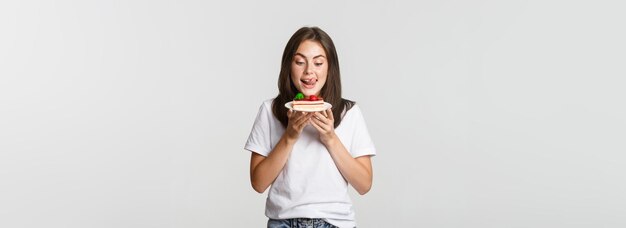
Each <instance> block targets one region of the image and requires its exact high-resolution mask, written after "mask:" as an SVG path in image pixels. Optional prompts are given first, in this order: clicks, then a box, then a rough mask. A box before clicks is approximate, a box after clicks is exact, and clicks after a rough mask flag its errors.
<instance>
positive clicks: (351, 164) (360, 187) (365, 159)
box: [325, 135, 373, 195]
mask: <svg viewBox="0 0 626 228" xmlns="http://www.w3.org/2000/svg"><path fill="white" fill-rule="evenodd" d="M325 144H326V148H328V152H330V156H331V157H332V158H333V161H335V165H337V168H338V169H339V172H341V175H343V177H344V178H346V180H347V181H348V183H350V185H352V187H354V189H355V190H356V191H357V192H358V193H359V194H361V195H365V193H367V192H369V190H370V189H371V188H372V176H373V175H372V161H371V159H370V156H369V155H366V156H361V157H357V158H353V157H352V155H350V153H349V152H348V150H347V149H346V147H344V146H343V143H341V141H340V140H339V138H338V137H337V136H336V135H335V137H334V138H333V139H331V140H329V141H328V142H327V143H325Z"/></svg>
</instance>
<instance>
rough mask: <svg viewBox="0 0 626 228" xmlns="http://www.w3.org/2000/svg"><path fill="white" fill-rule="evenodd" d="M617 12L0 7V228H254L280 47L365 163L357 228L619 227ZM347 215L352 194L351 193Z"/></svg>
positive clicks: (621, 70)
mask: <svg viewBox="0 0 626 228" xmlns="http://www.w3.org/2000/svg"><path fill="white" fill-rule="evenodd" d="M624 15H625V14H624V4H623V3H621V2H620V1H553V0H548V1H538V0H534V1H530V0H529V1H521V0H520V1H495V0H478V1H460V0H445V1H405V2H401V1H378V2H362V1H248V2H238V1H224V2H217V1H185V0H177V1H2V2H0V227H72V228H73V227H77V228H78V227H129V228H130V227H185V228H187V227H189V228H191V227H264V226H265V223H266V218H265V217H264V214H263V212H264V204H265V197H266V193H265V194H257V193H255V192H254V191H253V190H252V188H251V187H250V184H249V176H248V164H249V157H250V154H249V152H247V151H244V150H243V145H244V143H245V140H246V138H247V136H248V133H249V131H250V128H251V126H252V123H253V121H254V117H255V115H256V112H257V110H258V107H259V105H260V104H261V102H262V101H263V100H265V99H268V98H271V97H273V96H275V95H276V93H277V77H278V72H279V67H280V57H281V55H282V51H283V48H284V46H285V44H286V42H287V40H288V39H289V37H290V36H291V35H292V34H293V32H295V31H296V30H297V29H298V28H300V27H301V26H310V25H313V26H319V27H321V28H322V29H324V30H325V31H326V32H327V33H329V34H330V35H331V37H332V38H333V39H334V41H335V44H336V46H337V49H338V53H339V58H340V63H341V70H342V79H343V86H344V87H343V89H344V97H346V98H349V99H353V100H356V101H357V102H358V103H359V104H360V106H361V109H362V110H363V113H364V116H365V118H366V121H367V122H368V127H369V129H370V132H371V134H372V137H373V139H374V142H375V143H376V146H377V149H378V156H376V157H374V158H373V164H374V176H375V177H374V186H373V188H372V190H371V192H369V193H368V194H367V195H365V196H358V194H353V200H354V204H355V209H356V213H357V221H358V224H359V227H364V228H367V227H428V228H447V227H450V228H452V227H568V228H572V227H625V226H626V220H624V215H625V214H626V197H625V196H624V192H626V181H625V180H626V175H625V173H626V168H625V167H626V155H625V152H626V144H625V142H626V140H625V139H626V130H625V129H626V119H625V117H624V116H626V102H624V98H626V92H624V87H625V86H626V80H625V79H624V78H625V76H626V68H625V67H624V64H625V63H626V54H625V53H626V45H625V42H624V40H626V31H625V29H624V22H625V21H626V16H624ZM352 193H354V191H353V192H352Z"/></svg>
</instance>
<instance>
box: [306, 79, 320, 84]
mask: <svg viewBox="0 0 626 228" xmlns="http://www.w3.org/2000/svg"><path fill="white" fill-rule="evenodd" d="M303 82H304V84H307V85H313V84H315V82H317V80H315V79H309V80H304V81H303Z"/></svg>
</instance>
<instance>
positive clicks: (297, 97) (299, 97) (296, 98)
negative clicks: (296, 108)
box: [293, 93, 304, 100]
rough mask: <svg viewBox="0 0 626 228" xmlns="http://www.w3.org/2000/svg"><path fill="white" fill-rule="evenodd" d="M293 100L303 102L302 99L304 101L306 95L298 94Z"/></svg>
mask: <svg viewBox="0 0 626 228" xmlns="http://www.w3.org/2000/svg"><path fill="white" fill-rule="evenodd" d="M293 99H294V100H302V99H304V94H302V93H298V94H296V97H295V98H293Z"/></svg>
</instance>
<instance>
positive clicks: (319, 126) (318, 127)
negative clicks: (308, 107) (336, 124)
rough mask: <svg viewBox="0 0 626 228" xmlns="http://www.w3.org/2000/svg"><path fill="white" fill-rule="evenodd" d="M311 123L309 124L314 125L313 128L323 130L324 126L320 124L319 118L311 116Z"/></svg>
mask: <svg viewBox="0 0 626 228" xmlns="http://www.w3.org/2000/svg"><path fill="white" fill-rule="evenodd" d="M309 122H310V123H311V125H312V126H313V127H315V129H317V131H318V132H324V131H325V130H324V128H323V127H322V126H321V125H320V123H319V120H317V119H315V118H311V120H310V121H309Z"/></svg>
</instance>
